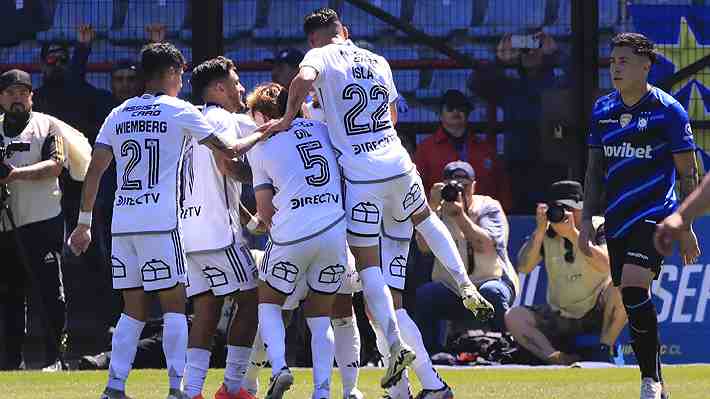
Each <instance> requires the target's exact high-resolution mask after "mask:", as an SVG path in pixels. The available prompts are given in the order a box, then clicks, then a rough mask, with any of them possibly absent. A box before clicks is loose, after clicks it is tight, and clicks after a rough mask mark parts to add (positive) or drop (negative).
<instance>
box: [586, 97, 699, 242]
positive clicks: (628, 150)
mask: <svg viewBox="0 0 710 399" xmlns="http://www.w3.org/2000/svg"><path fill="white" fill-rule="evenodd" d="M588 145H589V146H590V147H596V148H601V149H602V151H603V159H604V164H605V165H604V166H605V175H604V180H605V185H606V209H605V212H604V216H605V218H606V232H607V237H611V238H619V237H622V236H623V235H624V234H625V233H627V232H628V231H629V230H630V228H631V227H632V226H633V225H634V224H635V223H637V222H643V221H644V220H645V219H651V220H655V221H657V220H659V219H660V218H663V217H665V216H667V215H669V214H671V213H672V212H673V210H675V208H676V207H677V206H678V199H677V197H676V193H675V181H676V169H675V164H674V163H673V154H674V153H678V152H684V151H694V150H695V142H694V141H693V133H692V130H691V128H690V122H689V120H688V114H687V112H685V109H683V106H682V105H680V104H679V103H678V101H676V99H674V98H673V97H672V96H671V95H670V94H668V93H666V92H664V91H663V90H661V89H659V88H657V87H652V88H651V90H649V92H648V93H646V95H645V96H644V97H643V98H641V100H639V101H638V102H637V103H636V104H635V105H633V106H630V107H629V106H627V105H625V104H624V102H623V100H622V99H621V95H620V94H619V92H618V91H614V92H612V93H610V94H607V95H605V96H603V97H601V98H599V99H598V100H597V102H596V103H595V105H594V109H593V111H592V120H591V127H590V131H589V137H588Z"/></svg>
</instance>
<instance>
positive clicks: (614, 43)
mask: <svg viewBox="0 0 710 399" xmlns="http://www.w3.org/2000/svg"><path fill="white" fill-rule="evenodd" d="M615 47H629V48H631V49H632V50H633V52H634V54H636V55H640V56H645V57H648V59H649V60H651V63H652V64H654V63H655V62H656V58H657V54H656V46H655V45H654V44H653V42H652V41H651V40H650V39H649V38H647V37H646V36H644V35H642V34H640V33H632V32H625V33H619V34H618V35H616V36H614V37H613V38H612V39H611V48H612V49H613V48H615Z"/></svg>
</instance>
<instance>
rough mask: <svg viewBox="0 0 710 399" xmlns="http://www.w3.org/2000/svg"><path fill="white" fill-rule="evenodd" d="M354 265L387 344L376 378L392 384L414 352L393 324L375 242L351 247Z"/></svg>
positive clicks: (393, 316)
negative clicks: (387, 357) (386, 360)
mask: <svg viewBox="0 0 710 399" xmlns="http://www.w3.org/2000/svg"><path fill="white" fill-rule="evenodd" d="M350 249H351V250H352V252H353V255H354V256H355V265H356V268H357V270H358V273H360V279H361V280H362V291H363V294H365V299H366V301H367V304H368V306H369V309H370V312H372V315H373V316H374V319H375V320H376V321H377V324H379V325H380V327H381V328H382V331H383V333H384V335H385V338H386V339H387V343H388V344H389V347H390V354H391V361H390V362H389V365H388V367H387V371H386V372H385V375H384V376H383V377H382V379H381V381H380V385H381V386H382V387H383V388H389V387H391V386H392V385H394V384H396V383H397V381H399V379H400V377H401V376H402V372H403V371H404V370H405V369H406V368H407V366H409V365H410V364H412V362H413V361H414V358H415V357H416V355H415V354H414V351H413V350H412V349H411V348H409V347H408V346H407V345H406V344H405V343H404V342H403V341H402V336H401V334H400V331H399V326H398V325H397V315H396V314H395V311H394V305H393V303H392V294H391V293H390V290H389V287H387V285H386V284H385V280H384V278H383V277H382V269H381V267H380V248H379V246H370V247H354V246H352V245H351V246H350Z"/></svg>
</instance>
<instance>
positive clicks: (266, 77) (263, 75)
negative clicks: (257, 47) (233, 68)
mask: <svg viewBox="0 0 710 399" xmlns="http://www.w3.org/2000/svg"><path fill="white" fill-rule="evenodd" d="M239 80H240V81H241V83H242V86H244V88H245V89H246V91H247V93H249V92H250V91H252V90H254V88H255V87H256V86H257V85H259V84H261V83H265V82H271V72H251V71H250V72H242V73H240V74H239Z"/></svg>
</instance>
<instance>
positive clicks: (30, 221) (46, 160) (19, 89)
mask: <svg viewBox="0 0 710 399" xmlns="http://www.w3.org/2000/svg"><path fill="white" fill-rule="evenodd" d="M0 108H1V111H2V113H4V114H3V115H0V142H1V143H2V145H4V146H7V145H9V144H10V143H16V142H22V143H24V145H25V148H22V149H17V150H16V151H14V152H12V153H11V154H9V155H7V156H6V158H5V162H4V163H3V165H2V168H1V169H2V174H3V175H4V177H2V178H0V187H2V189H4V188H5V187H7V189H9V193H10V195H9V197H8V198H4V199H3V200H2V201H6V203H7V205H9V210H10V211H11V212H12V220H10V218H9V216H10V215H8V214H7V213H3V217H2V219H1V220H0V253H1V254H2V263H3V272H2V273H1V274H0V306H3V307H4V312H2V313H4V321H3V323H2V325H3V326H4V329H3V331H1V332H0V341H2V342H3V343H4V346H5V358H4V359H0V369H17V368H19V366H20V362H21V360H22V344H23V341H24V335H25V320H29V319H30V318H31V317H30V315H31V314H32V312H28V315H27V317H26V315H25V300H26V299H30V298H32V299H34V298H39V300H40V301H41V306H38V303H35V302H34V300H32V299H30V300H29V301H28V302H29V305H30V309H33V310H35V311H36V310H37V309H40V310H42V311H41V312H39V313H40V317H41V318H42V325H41V326H42V327H41V328H42V329H43V330H42V331H43V337H44V338H45V340H44V344H45V348H44V349H45V365H51V366H53V367H54V368H55V369H56V368H59V367H60V365H61V363H60V362H59V358H60V336H61V335H62V332H63V329H64V320H65V301H64V292H63V287H62V278H61V276H62V271H61V263H62V255H61V253H62V243H63V238H64V231H63V219H62V215H61V207H60V199H61V191H60V190H59V181H58V176H59V174H60V173H61V171H62V169H63V167H64V166H68V165H70V163H69V161H68V160H67V158H66V157H67V156H69V157H74V156H75V155H74V153H73V151H74V147H73V144H70V143H76V142H77V140H79V141H81V140H83V142H82V143H81V144H83V147H81V153H82V156H83V158H84V160H85V161H88V159H89V158H90V148H89V145H88V143H87V142H86V140H85V138H84V137H83V136H82V135H81V133H79V132H77V131H76V130H74V129H73V128H71V127H70V126H68V125H67V124H65V123H63V122H61V121H59V120H57V119H55V118H53V117H51V116H49V115H45V114H41V113H38V112H33V111H32V81H31V79H30V75H29V74H28V73H26V72H24V71H20V70H16V69H15V70H11V71H8V72H5V73H3V74H2V75H0ZM84 172H85V169H84ZM72 175H74V173H73V172H72ZM75 177H76V176H75ZM77 178H83V175H80V176H78V177H77ZM5 194H6V193H5ZM2 196H3V197H5V195H2ZM13 222H14V223H15V225H16V227H17V228H16V231H13V227H12V223H13ZM15 234H19V236H16V235H15ZM16 238H17V239H19V241H20V243H18V242H17V241H16ZM26 268H29V271H30V272H29V273H30V274H28V272H27V270H26ZM30 286H32V287H34V288H35V289H36V294H37V295H36V296H34V295H30V294H31V293H30V292H29V291H28V290H27V288H28V287H30Z"/></svg>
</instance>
